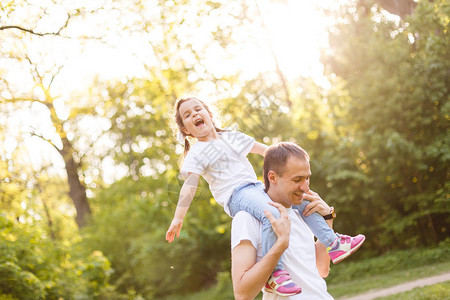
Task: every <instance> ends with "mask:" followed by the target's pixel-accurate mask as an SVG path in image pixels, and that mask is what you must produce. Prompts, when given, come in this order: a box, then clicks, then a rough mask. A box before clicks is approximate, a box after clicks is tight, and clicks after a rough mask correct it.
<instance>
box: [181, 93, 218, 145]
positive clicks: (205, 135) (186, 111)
mask: <svg viewBox="0 0 450 300" xmlns="http://www.w3.org/2000/svg"><path fill="white" fill-rule="evenodd" d="M179 113H180V116H181V120H182V121H183V128H182V130H183V132H184V133H185V134H187V135H192V136H193V137H195V138H196V139H197V140H199V141H202V142H206V141H210V140H212V139H216V138H217V132H216V130H215V127H214V123H213V121H212V115H211V113H210V112H209V111H208V110H206V108H205V107H204V106H203V105H202V103H201V102H199V101H198V100H196V99H191V100H188V101H186V102H183V103H182V104H181V105H180V108H179Z"/></svg>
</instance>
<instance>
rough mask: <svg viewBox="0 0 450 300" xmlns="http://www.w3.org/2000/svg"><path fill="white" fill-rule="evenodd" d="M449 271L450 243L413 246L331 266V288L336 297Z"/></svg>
mask: <svg viewBox="0 0 450 300" xmlns="http://www.w3.org/2000/svg"><path fill="white" fill-rule="evenodd" d="M449 270H450V245H449V243H448V242H446V243H441V245H440V246H439V247H437V248H433V249H411V250H406V251H396V252H393V253H387V254H385V255H382V256H380V257H376V258H370V259H366V260H358V261H351V260H348V261H344V262H342V263H340V264H338V265H333V266H332V267H331V273H330V276H329V278H327V279H326V280H327V284H328V291H329V292H330V294H331V295H332V296H333V297H335V298H340V297H343V296H352V295H357V294H363V293H366V292H368V291H370V290H379V289H383V288H388V287H392V286H394V285H397V284H401V283H405V282H408V281H413V280H416V279H419V278H424V277H429V276H434V275H438V274H442V273H446V272H448V271H449Z"/></svg>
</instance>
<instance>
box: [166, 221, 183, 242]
mask: <svg viewBox="0 0 450 300" xmlns="http://www.w3.org/2000/svg"><path fill="white" fill-rule="evenodd" d="M181 227H183V219H178V218H175V219H173V220H172V223H171V224H170V226H169V229H168V230H167V233H166V241H168V242H169V243H172V242H173V240H174V239H175V235H176V236H177V237H179V236H180V231H181Z"/></svg>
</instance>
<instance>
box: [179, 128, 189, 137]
mask: <svg viewBox="0 0 450 300" xmlns="http://www.w3.org/2000/svg"><path fill="white" fill-rule="evenodd" d="M181 131H183V133H184V134H185V135H190V133H189V131H188V130H187V129H186V127H182V128H181Z"/></svg>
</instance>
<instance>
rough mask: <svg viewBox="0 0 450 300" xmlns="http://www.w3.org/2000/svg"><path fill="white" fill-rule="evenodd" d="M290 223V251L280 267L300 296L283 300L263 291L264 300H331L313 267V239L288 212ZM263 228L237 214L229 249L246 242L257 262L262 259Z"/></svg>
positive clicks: (246, 215)
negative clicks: (284, 270) (255, 255)
mask: <svg viewBox="0 0 450 300" xmlns="http://www.w3.org/2000/svg"><path fill="white" fill-rule="evenodd" d="M287 212H288V215H289V219H290V221H291V232H290V236H289V247H288V249H286V251H285V252H284V254H283V265H284V266H285V268H286V271H288V272H289V274H290V275H291V278H292V280H293V281H294V282H295V283H296V284H298V285H299V286H300V287H301V288H302V292H301V293H300V294H298V295H295V296H291V297H282V296H278V295H276V294H273V293H267V292H265V291H263V293H264V296H263V300H286V299H290V300H327V299H333V297H331V295H330V294H328V292H327V284H326V282H325V280H324V279H323V278H322V277H320V275H319V271H318V270H317V266H316V250H315V245H314V235H313V234H312V232H311V230H310V229H309V227H308V225H306V223H305V221H303V219H302V218H301V216H300V215H299V214H298V212H297V210H293V209H292V208H289V209H287ZM261 231H262V224H261V222H259V221H258V220H257V219H255V218H254V217H253V216H252V215H250V214H249V213H247V212H245V211H240V212H238V213H237V214H236V216H235V217H234V219H233V222H232V228H231V248H232V249H234V247H236V246H237V245H239V243H240V242H241V241H242V240H249V241H250V242H251V243H252V245H253V246H254V247H255V249H257V261H259V260H260V259H261Z"/></svg>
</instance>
